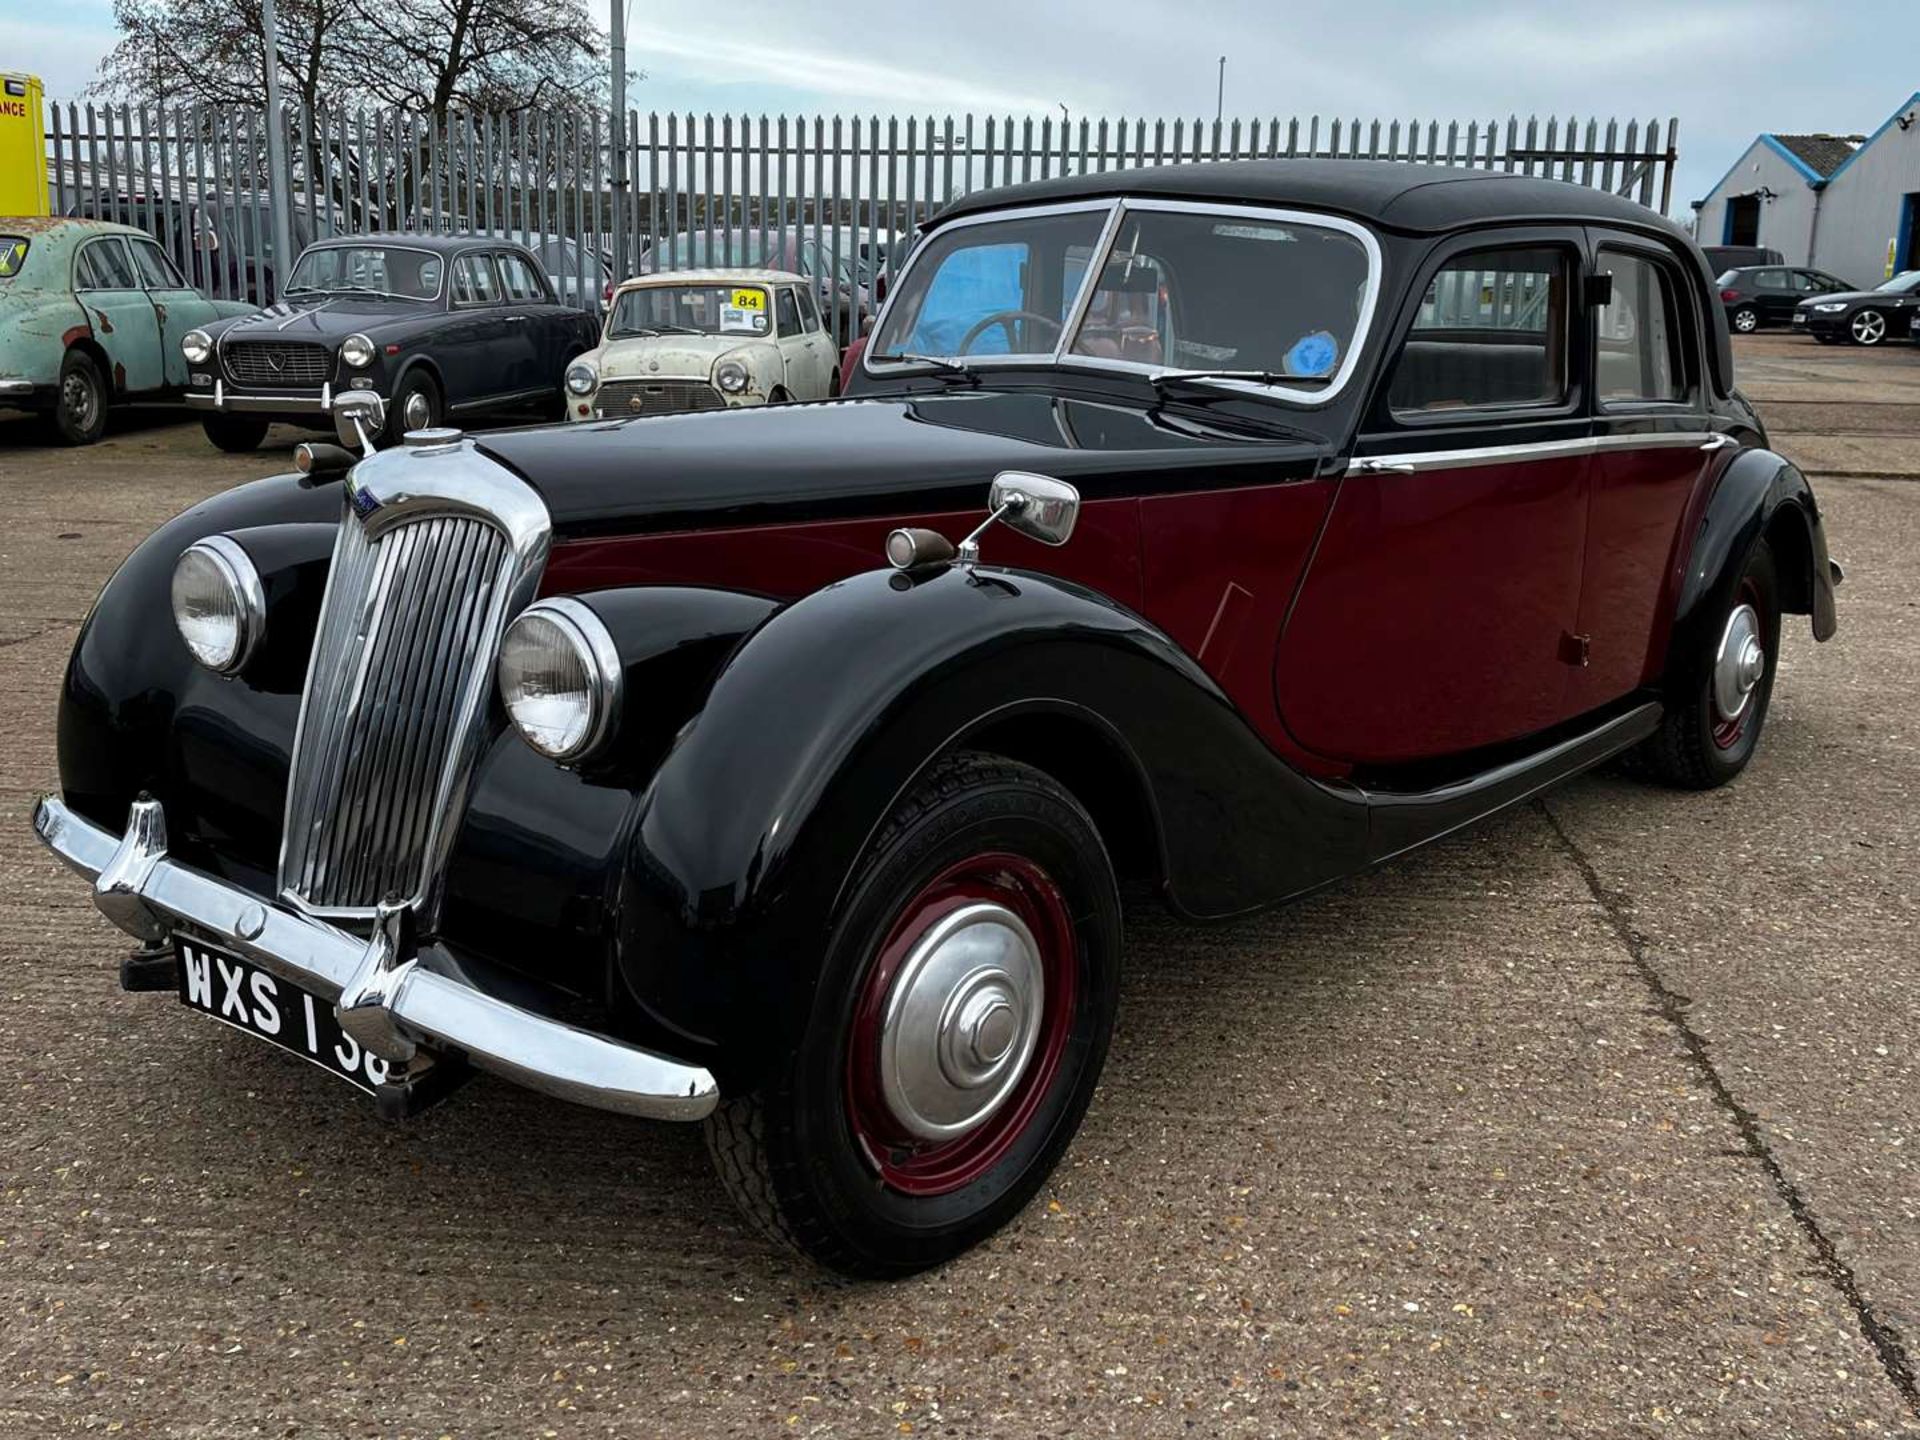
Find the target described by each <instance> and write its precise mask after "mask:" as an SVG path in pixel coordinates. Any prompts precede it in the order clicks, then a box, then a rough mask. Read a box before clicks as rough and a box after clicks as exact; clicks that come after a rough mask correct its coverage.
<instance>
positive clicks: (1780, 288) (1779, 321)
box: [1753, 269, 1802, 325]
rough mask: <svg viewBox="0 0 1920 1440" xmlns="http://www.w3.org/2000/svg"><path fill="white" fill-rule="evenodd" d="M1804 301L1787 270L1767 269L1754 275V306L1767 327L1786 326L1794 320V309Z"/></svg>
mask: <svg viewBox="0 0 1920 1440" xmlns="http://www.w3.org/2000/svg"><path fill="white" fill-rule="evenodd" d="M1801 299H1802V296H1801V292H1800V291H1799V290H1797V289H1795V288H1794V287H1793V285H1792V284H1791V283H1790V281H1789V280H1788V278H1787V272H1786V271H1785V270H1776V269H1766V270H1756V271H1754V273H1753V304H1754V308H1755V309H1756V310H1758V311H1759V312H1760V320H1761V323H1762V324H1766V325H1784V324H1786V323H1787V322H1788V321H1790V320H1791V319H1792V318H1793V307H1794V306H1796V305H1798V304H1799V303H1800V301H1801Z"/></svg>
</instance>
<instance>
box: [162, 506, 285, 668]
mask: <svg viewBox="0 0 1920 1440" xmlns="http://www.w3.org/2000/svg"><path fill="white" fill-rule="evenodd" d="M190 558H192V559H194V560H204V561H205V562H207V563H208V564H209V565H210V566H211V567H212V569H213V573H214V574H215V575H216V576H217V577H218V578H219V579H220V581H221V583H222V584H223V585H224V586H225V587H226V590H227V595H228V598H229V599H230V600H231V602H232V605H233V611H234V617H235V632H234V642H233V646H232V649H231V651H230V652H229V653H227V654H226V655H225V656H223V657H221V658H218V659H216V658H213V657H211V656H209V655H208V654H206V653H203V652H202V650H201V648H200V647H199V646H198V645H196V644H195V643H194V641H193V639H192V638H191V637H190V636H189V635H188V634H187V628H186V625H185V623H184V622H183V620H182V616H181V603H180V592H179V586H180V582H181V577H182V574H183V572H184V570H185V569H186V566H187V563H188V561H189V559H190ZM168 600H169V603H170V607H171V609H172V611H173V628H174V630H175V632H176V633H177V634H178V635H179V636H180V641H181V643H182V644H184V645H185V646H186V647H187V653H188V654H189V655H191V656H193V658H194V660H195V661H196V662H197V663H198V664H200V665H201V666H202V667H204V668H205V669H207V670H210V671H212V672H213V673H214V674H216V675H237V674H239V672H240V671H242V670H244V669H245V668H246V666H247V662H248V661H249V660H251V659H252V658H253V656H254V652H255V651H257V650H258V649H259V648H260V641H261V639H262V638H263V637H264V636H265V635H266V631H267V592H266V587H265V586H264V585H262V584H261V582H260V572H259V571H258V570H257V569H255V568H254V564H253V559H252V557H250V556H249V555H248V554H247V552H246V551H245V550H244V549H243V548H241V545H240V542H239V541H237V540H235V539H233V538H232V537H231V536H228V535H209V536H207V537H206V538H205V539H202V540H196V541H194V542H193V544H191V545H189V546H187V548H186V549H184V550H182V551H181V552H180V558H179V559H178V560H176V561H174V562H173V579H172V582H171V584H170V585H169V586H168Z"/></svg>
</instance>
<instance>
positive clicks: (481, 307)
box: [428, 250, 518, 410]
mask: <svg viewBox="0 0 1920 1440" xmlns="http://www.w3.org/2000/svg"><path fill="white" fill-rule="evenodd" d="M447 284H448V286H449V290H448V295H449V301H448V311H447V322H446V325H445V326H444V327H443V328H442V330H441V333H440V334H439V335H438V336H437V337H435V338H434V339H433V340H432V341H431V342H430V343H429V347H428V348H429V349H430V351H431V353H432V355H433V358H434V361H435V362H436V363H437V364H438V365H439V367H440V373H441V376H442V378H443V379H444V380H445V382H446V387H447V397H446V398H447V408H448V409H449V410H463V409H472V408H474V407H476V406H479V405H483V404H486V403H487V402H488V401H490V400H494V399H497V398H498V397H499V396H501V395H503V394H505V393H506V392H507V391H509V390H510V389H511V388H512V385H511V379H510V377H511V374H512V370H513V365H514V356H515V349H516V344H517V343H518V342H516V341H515V340H514V339H513V338H512V337H511V336H510V335H509V333H508V332H509V331H510V330H511V329H513V327H512V326H509V325H508V324H507V322H506V318H505V316H506V306H505V305H504V303H503V302H502V300H501V296H500V277H499V275H498V273H497V272H496V271H495V270H494V265H493V257H492V256H491V255H490V254H488V253H487V252H486V251H484V250H468V251H465V252H464V253H462V254H459V255H456V256H454V257H453V263H452V264H451V265H450V266H449V267H448V275H447Z"/></svg>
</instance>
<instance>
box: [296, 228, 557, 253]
mask: <svg viewBox="0 0 1920 1440" xmlns="http://www.w3.org/2000/svg"><path fill="white" fill-rule="evenodd" d="M333 245H396V246H405V247H406V248H408V249H410V250H431V251H433V252H434V253H435V254H436V255H452V254H454V253H455V252H456V251H460V250H471V249H474V248H476V247H484V248H486V249H489V250H498V249H500V248H501V247H502V246H512V247H513V248H514V249H515V250H524V249H526V248H527V247H526V246H524V245H522V244H521V243H520V242H519V241H518V240H513V239H509V238H507V237H506V236H502V235H471V234H469V235H423V234H421V233H420V232H419V231H416V230H376V231H374V232H372V233H371V234H368V235H331V236H328V237H327V238H326V239H325V240H316V241H314V243H313V245H312V246H311V247H310V248H312V249H315V250H319V249H322V248H324V247H328V246H333Z"/></svg>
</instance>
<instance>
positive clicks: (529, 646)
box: [495, 596, 620, 761]
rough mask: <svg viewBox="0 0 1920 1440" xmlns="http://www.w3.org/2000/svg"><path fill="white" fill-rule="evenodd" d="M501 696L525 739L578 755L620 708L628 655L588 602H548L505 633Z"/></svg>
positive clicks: (568, 756)
mask: <svg viewBox="0 0 1920 1440" xmlns="http://www.w3.org/2000/svg"><path fill="white" fill-rule="evenodd" d="M495 677H496V679H497V680H498V682H499V685H500V699H501V702H502V703H503V704H504V705H505V706H506V707H507V715H508V717H509V718H510V719H511V720H512V721H513V723H514V727H515V728H516V729H518V730H519V732H520V738H521V739H522V740H525V741H526V742H527V744H529V745H531V746H532V747H533V748H534V749H535V750H537V751H539V752H540V753H541V754H542V755H545V756H546V757H547V758H548V759H549V760H560V761H569V760H578V759H580V758H582V757H583V756H585V755H587V754H588V753H589V752H590V751H592V750H593V748H594V747H595V746H596V745H598V744H599V743H600V742H601V741H602V740H604V739H605V738H606V737H607V735H608V734H609V732H611V730H612V729H613V724H614V721H615V719H616V718H617V717H618V715H619V713H620V652H619V651H618V650H617V649H616V648H615V647H614V643H613V637H612V636H611V635H609V634H608V633H607V627H606V626H605V625H603V624H601V623H600V617H599V616H598V615H595V614H594V613H593V611H592V610H590V609H588V608H587V607H586V606H585V605H583V604H582V603H581V602H580V601H578V600H574V599H571V598H569V597H566V596H560V597H557V598H555V599H552V600H541V601H539V602H537V603H535V604H533V605H529V606H528V607H527V608H526V609H525V610H523V611H521V612H520V615H519V618H518V619H516V620H515V621H514V622H513V623H512V624H511V625H509V626H508V627H507V633H506V634H505V635H503V636H502V637H501V638H500V660H499V663H498V665H497V666H496V668H495Z"/></svg>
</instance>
